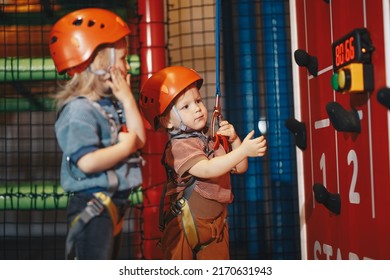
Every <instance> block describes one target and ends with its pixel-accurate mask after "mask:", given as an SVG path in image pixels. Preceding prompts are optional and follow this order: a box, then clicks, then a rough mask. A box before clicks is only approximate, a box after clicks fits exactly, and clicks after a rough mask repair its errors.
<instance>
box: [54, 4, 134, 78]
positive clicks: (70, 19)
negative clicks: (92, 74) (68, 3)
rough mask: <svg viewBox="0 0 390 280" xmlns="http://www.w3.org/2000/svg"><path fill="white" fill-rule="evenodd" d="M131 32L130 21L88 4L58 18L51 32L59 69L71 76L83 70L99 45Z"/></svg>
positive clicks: (55, 60)
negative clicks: (90, 6) (84, 7)
mask: <svg viewBox="0 0 390 280" xmlns="http://www.w3.org/2000/svg"><path fill="white" fill-rule="evenodd" d="M128 34H130V29H129V27H128V25H127V24H126V23H125V22H124V21H123V20H122V19H121V18H120V17H119V16H118V15H117V14H115V13H113V12H111V11H108V10H104V9H99V8H86V9H81V10H77V11H74V12H71V13H69V14H67V15H65V16H64V17H62V18H61V19H59V20H58V21H57V22H56V23H55V24H54V26H53V28H52V30H51V32H50V36H49V38H50V42H49V47H50V54H51V56H52V58H53V61H54V64H55V66H56V68H57V71H58V73H60V74H62V73H65V72H67V73H68V74H69V75H70V76H72V75H74V74H75V73H80V72H82V71H84V70H85V69H86V68H87V67H88V65H89V64H90V60H91V59H92V57H93V53H94V51H95V50H96V48H97V47H98V46H100V45H102V44H111V43H115V42H117V41H119V40H120V39H122V38H124V37H125V36H127V35H128Z"/></svg>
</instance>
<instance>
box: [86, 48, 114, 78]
mask: <svg viewBox="0 0 390 280" xmlns="http://www.w3.org/2000/svg"><path fill="white" fill-rule="evenodd" d="M114 63H115V48H110V66H108V68H107V70H104V69H98V70H92V69H91V67H90V66H88V70H89V71H90V72H92V73H94V74H95V75H98V76H103V78H104V80H108V79H109V78H110V69H111V67H112V66H113V65H114Z"/></svg>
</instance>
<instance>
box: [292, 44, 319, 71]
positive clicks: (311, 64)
mask: <svg viewBox="0 0 390 280" xmlns="http://www.w3.org/2000/svg"><path fill="white" fill-rule="evenodd" d="M294 59H295V62H296V63H297V64H298V65H299V66H303V67H306V68H307V70H308V71H309V73H310V74H312V75H313V76H314V77H317V74H318V60H317V57H316V56H311V55H309V54H308V53H307V52H306V51H304V50H302V49H298V50H296V51H295V52H294Z"/></svg>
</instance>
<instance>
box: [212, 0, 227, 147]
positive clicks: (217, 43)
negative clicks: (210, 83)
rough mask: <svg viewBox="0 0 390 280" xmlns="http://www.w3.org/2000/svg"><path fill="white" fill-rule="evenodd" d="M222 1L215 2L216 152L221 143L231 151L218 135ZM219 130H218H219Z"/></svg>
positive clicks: (213, 131) (213, 129)
mask: <svg viewBox="0 0 390 280" xmlns="http://www.w3.org/2000/svg"><path fill="white" fill-rule="evenodd" d="M220 8H221V1H220V0H216V2H215V86H216V89H215V105H214V112H213V115H212V117H211V136H212V137H213V140H214V146H213V148H214V150H216V149H217V148H218V145H219V144H220V142H222V145H223V147H224V149H225V150H226V151H229V143H228V140H227V138H226V137H224V136H220V135H218V134H217V133H216V126H219V123H220V121H221V120H222V119H223V116H222V111H221V85H220V84H221V83H220V38H219V37H220V17H221V15H220V14H221V12H220ZM217 130H218V129H217Z"/></svg>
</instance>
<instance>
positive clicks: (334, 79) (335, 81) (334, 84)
mask: <svg viewBox="0 0 390 280" xmlns="http://www.w3.org/2000/svg"><path fill="white" fill-rule="evenodd" d="M332 88H333V89H334V90H336V91H337V90H339V74H337V73H334V74H333V76H332Z"/></svg>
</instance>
